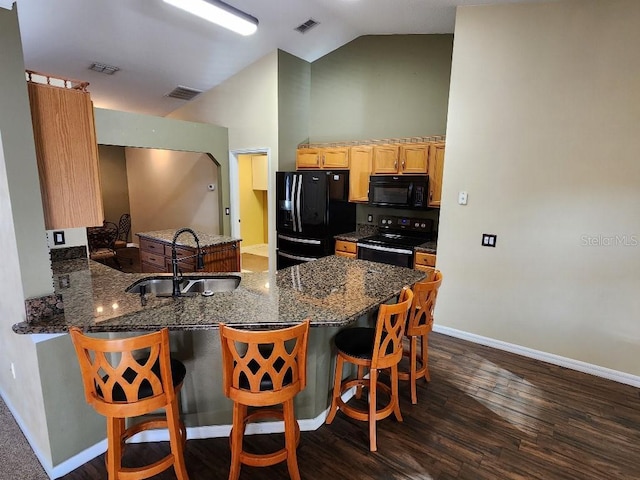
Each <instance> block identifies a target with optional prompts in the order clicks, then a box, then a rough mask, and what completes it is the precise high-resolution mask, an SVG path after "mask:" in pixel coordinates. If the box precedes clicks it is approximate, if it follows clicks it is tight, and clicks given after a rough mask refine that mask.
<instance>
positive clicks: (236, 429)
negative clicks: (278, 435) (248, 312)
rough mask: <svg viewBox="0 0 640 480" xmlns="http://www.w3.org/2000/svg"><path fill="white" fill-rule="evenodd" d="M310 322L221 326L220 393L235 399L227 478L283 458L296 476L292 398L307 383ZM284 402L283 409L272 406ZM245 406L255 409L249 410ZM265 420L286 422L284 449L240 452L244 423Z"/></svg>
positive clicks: (296, 435)
mask: <svg viewBox="0 0 640 480" xmlns="http://www.w3.org/2000/svg"><path fill="white" fill-rule="evenodd" d="M308 335H309V320H305V321H304V322H302V323H301V324H300V325H296V326H293V327H289V328H282V329H276V330H262V331H256V330H239V329H235V328H230V327H227V326H226V325H224V324H220V340H221V342H222V368H223V374H222V382H223V389H224V394H225V395H226V396H227V397H228V398H230V399H231V400H233V426H232V430H231V434H230V443H231V469H230V471H229V480H237V479H238V477H239V476H240V467H241V465H242V464H243V463H244V464H245V465H251V466H254V467H267V466H271V465H275V464H276V463H280V462H282V461H284V460H286V461H287V467H288V470H289V476H290V477H291V478H292V479H293V480H299V479H300V472H299V471H298V460H297V456H296V448H297V446H298V441H299V439H300V426H299V425H298V422H297V421H296V418H295V414H294V410H293V398H294V397H295V396H296V395H297V394H298V392H301V391H302V390H303V389H304V388H305V387H306V385H307V343H308ZM280 404H282V410H280V409H275V408H272V407H275V406H278V405H280ZM248 407H268V408H258V409H256V410H255V411H253V413H251V414H247V413H248V412H247V410H248ZM267 418H272V419H278V420H284V437H285V445H284V448H282V449H280V450H278V451H276V452H273V453H267V454H255V453H250V452H247V451H245V450H243V446H242V440H243V437H244V430H245V427H246V425H247V424H248V423H250V422H253V421H255V420H263V419H267Z"/></svg>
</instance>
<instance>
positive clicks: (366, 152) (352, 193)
mask: <svg viewBox="0 0 640 480" xmlns="http://www.w3.org/2000/svg"><path fill="white" fill-rule="evenodd" d="M349 155H350V157H351V168H349V201H350V202H365V203H366V202H368V201H369V177H370V176H371V160H372V159H373V147H371V146H368V145H364V146H358V147H351V152H349Z"/></svg>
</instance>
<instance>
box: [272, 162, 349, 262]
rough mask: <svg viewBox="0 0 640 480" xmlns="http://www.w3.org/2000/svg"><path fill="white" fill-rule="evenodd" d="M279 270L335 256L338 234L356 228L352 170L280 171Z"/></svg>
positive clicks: (278, 213) (278, 201)
mask: <svg viewBox="0 0 640 480" xmlns="http://www.w3.org/2000/svg"><path fill="white" fill-rule="evenodd" d="M276 196H277V197H276V202H277V219H276V222H277V225H276V230H277V239H278V246H277V254H278V261H277V268H278V270H279V269H281V268H285V267H290V266H292V265H297V264H300V263H303V262H308V261H311V260H316V259H318V258H320V257H325V256H327V255H332V254H333V253H334V249H335V241H334V238H333V237H334V235H337V234H339V233H346V232H352V231H354V230H355V229H356V205H355V204H354V203H349V171H348V170H339V171H327V170H313V171H306V172H300V171H297V172H276Z"/></svg>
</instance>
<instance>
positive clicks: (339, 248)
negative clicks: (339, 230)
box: [336, 240, 358, 255]
mask: <svg viewBox="0 0 640 480" xmlns="http://www.w3.org/2000/svg"><path fill="white" fill-rule="evenodd" d="M357 251H358V246H357V245H356V243H355V242H346V241H344V240H336V254H337V253H338V252H343V253H353V254H354V255H355V254H356V253H357Z"/></svg>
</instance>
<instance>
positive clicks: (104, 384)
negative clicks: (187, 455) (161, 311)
mask: <svg viewBox="0 0 640 480" xmlns="http://www.w3.org/2000/svg"><path fill="white" fill-rule="evenodd" d="M69 333H70V334H71V340H72V342H73V345H74V347H75V350H76V354H77V356H78V361H79V363H80V371H81V372H82V382H83V385H84V394H85V398H86V400H87V403H89V404H90V405H91V406H92V407H93V408H94V409H95V410H96V411H97V412H98V413H100V414H101V415H104V416H105V417H107V441H108V447H107V461H106V463H107V470H108V474H109V479H110V480H116V479H131V480H140V479H143V478H149V477H150V476H154V475H157V474H158V473H159V472H162V471H163V470H166V469H167V468H169V467H170V466H172V465H173V466H174V468H175V471H176V475H177V477H178V478H179V479H180V480H188V475H187V471H186V468H185V465H184V456H183V444H184V441H185V437H186V431H185V429H184V426H183V425H182V424H181V422H180V419H179V416H178V402H177V393H176V392H177V391H179V389H180V386H181V384H182V378H183V377H184V373H185V370H184V365H182V364H181V363H180V362H177V361H176V362H175V363H176V364H177V365H178V366H179V367H180V372H179V375H180V376H179V377H176V379H174V378H173V374H172V360H171V357H170V355H169V330H168V329H166V328H165V329H163V330H161V331H159V332H154V333H149V334H146V335H141V336H137V337H133V338H122V339H101V338H94V337H89V336H86V335H84V334H83V333H82V332H81V331H80V329H78V328H76V327H73V328H71V329H70V331H69ZM160 408H164V409H165V410H166V420H157V419H153V420H146V421H143V422H140V423H137V424H135V425H134V426H132V427H130V428H128V429H127V428H125V418H129V417H137V416H140V415H144V414H147V413H151V412H154V411H155V410H158V409H160ZM150 428H167V429H168V431H169V437H170V443H171V453H170V454H169V455H167V456H166V457H164V458H163V459H161V460H158V461H157V462H155V463H153V464H151V465H149V466H145V467H139V468H126V467H122V465H121V460H122V450H123V445H124V442H125V441H126V440H127V439H128V438H130V437H132V436H133V435H135V434H136V433H139V432H141V431H143V430H147V429H150Z"/></svg>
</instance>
